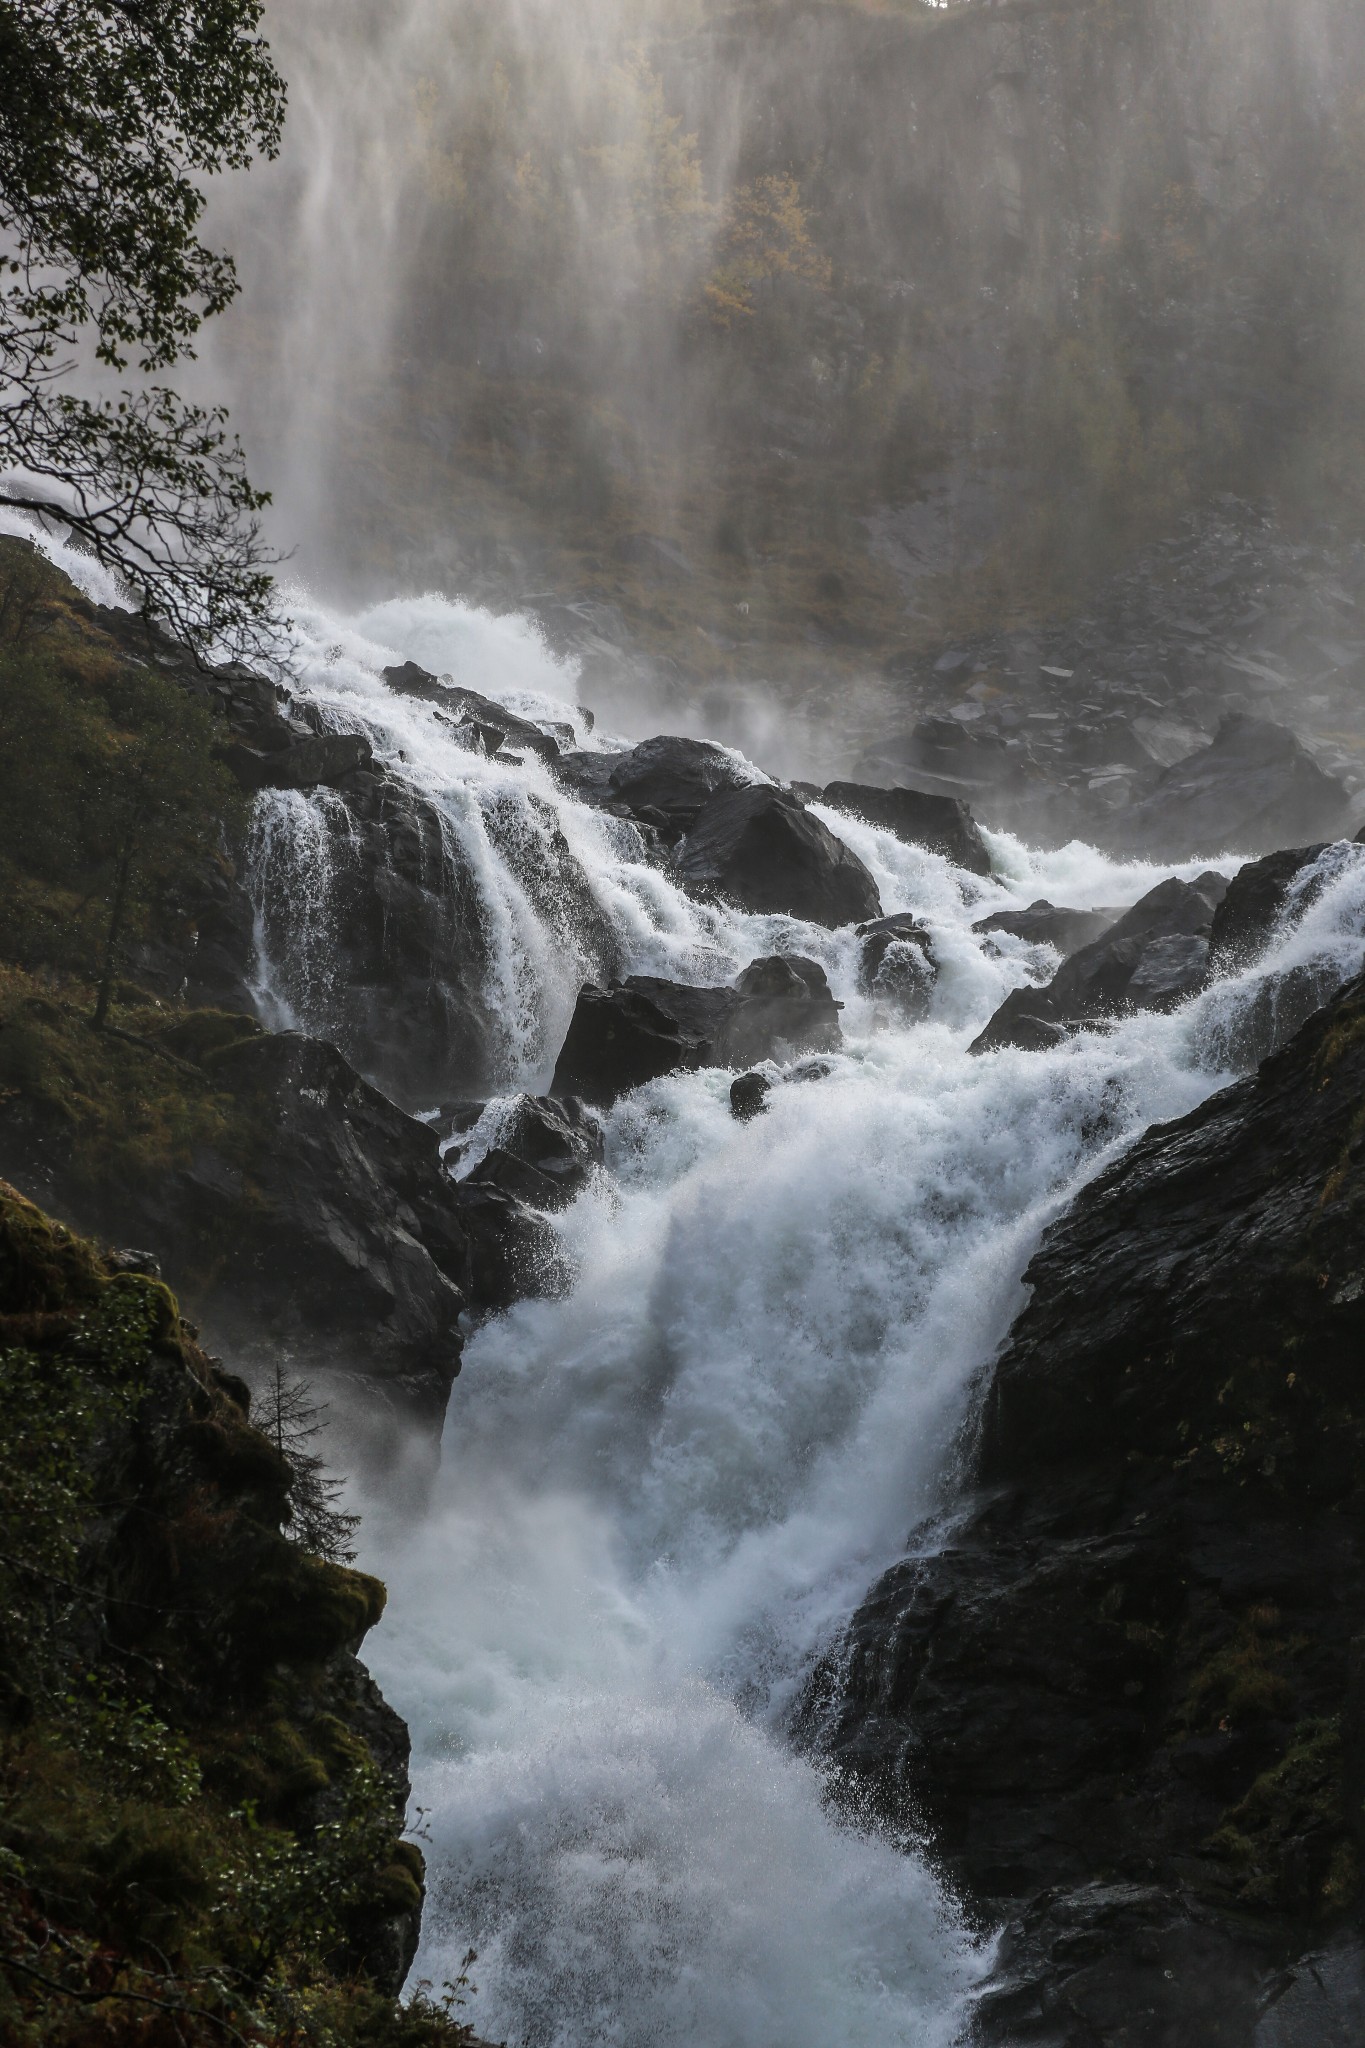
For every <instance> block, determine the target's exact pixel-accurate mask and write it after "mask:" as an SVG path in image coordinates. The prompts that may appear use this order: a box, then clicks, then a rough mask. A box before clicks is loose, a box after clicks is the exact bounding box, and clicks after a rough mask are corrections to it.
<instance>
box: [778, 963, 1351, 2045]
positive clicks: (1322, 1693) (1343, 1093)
mask: <svg viewBox="0 0 1365 2048" xmlns="http://www.w3.org/2000/svg"><path fill="white" fill-rule="evenodd" d="M1363 1099H1365V981H1357V982H1355V983H1354V984H1352V985H1351V986H1350V987H1348V988H1347V989H1345V990H1344V991H1343V992H1342V993H1341V994H1340V995H1339V996H1337V997H1336V998H1335V999H1334V1000H1333V1001H1331V1002H1330V1003H1329V1004H1328V1005H1327V1006H1326V1008H1325V1009H1323V1010H1321V1011H1320V1012H1318V1014H1317V1015H1315V1016H1314V1017H1313V1018H1312V1019H1311V1020H1310V1021H1309V1022H1308V1023H1307V1024H1306V1025H1305V1026H1304V1028H1303V1029H1302V1030H1301V1031H1300V1032H1299V1033H1298V1035H1297V1036H1296V1037H1295V1038H1294V1039H1293V1040H1292V1041H1291V1043H1290V1044H1289V1045H1288V1046H1286V1047H1285V1048H1284V1049H1283V1050H1281V1051H1280V1052H1278V1053H1276V1054H1275V1055H1274V1056H1273V1057H1272V1058H1270V1059H1269V1060H1267V1061H1266V1062H1265V1064H1264V1065H1263V1066H1262V1067H1261V1068H1260V1070H1259V1071H1258V1072H1257V1073H1256V1074H1255V1075H1254V1076H1253V1077H1252V1078H1251V1079H1249V1080H1246V1081H1244V1082H1241V1083H1239V1084H1238V1085H1237V1086H1235V1087H1233V1088H1230V1089H1228V1090H1226V1091H1225V1092H1224V1093H1222V1094H1220V1095H1217V1096H1214V1097H1213V1098H1212V1099H1211V1100H1210V1101H1208V1102H1207V1103H1206V1104H1205V1105H1204V1106H1203V1107H1202V1108H1200V1109H1199V1110H1197V1111H1195V1112H1194V1113H1193V1114H1192V1115H1191V1116H1189V1117H1186V1118H1185V1119H1184V1120H1183V1121H1181V1122H1179V1123H1175V1124H1171V1125H1166V1126H1163V1127H1160V1128H1158V1129H1156V1130H1154V1131H1152V1132H1150V1133H1149V1134H1148V1136H1147V1137H1146V1138H1144V1139H1143V1140H1142V1141H1141V1142H1140V1143H1139V1144H1138V1145H1136V1146H1135V1147H1134V1148H1133V1150H1132V1151H1131V1152H1130V1153H1128V1154H1127V1155H1126V1156H1125V1157H1124V1158H1123V1159H1122V1160H1121V1161H1120V1163H1119V1164H1118V1165H1117V1166H1115V1167H1113V1168H1112V1169H1110V1171H1109V1172H1107V1173H1106V1174H1105V1175H1104V1176H1103V1177H1102V1178H1101V1179H1100V1180H1099V1181H1097V1182H1096V1183H1095V1184H1094V1185H1093V1186H1092V1187H1090V1188H1089V1189H1088V1190H1087V1191H1086V1192H1085V1193H1084V1194H1083V1195H1082V1196H1081V1197H1080V1199H1079V1200H1078V1201H1077V1203H1076V1204H1075V1206H1074V1208H1073V1209H1072V1210H1071V1212H1070V1213H1069V1214H1068V1215H1067V1216H1066V1217H1064V1218H1063V1220H1062V1221H1061V1222H1059V1223H1058V1224H1056V1225H1055V1226H1054V1227H1053V1228H1052V1230H1051V1231H1050V1232H1049V1233H1048V1235H1047V1236H1046V1238H1045V1239H1044V1242H1043V1245H1042V1248H1041V1250H1040V1251H1039V1253H1038V1254H1037V1256H1036V1257H1035V1259H1034V1261H1033V1263H1032V1264H1031V1266H1030V1267H1029V1269H1028V1272H1027V1275H1026V1280H1027V1283H1028V1285H1029V1286H1030V1288H1031V1289H1032V1299H1031V1301H1030V1303H1029V1306H1028V1307H1027V1308H1026V1309H1025V1310H1024V1312H1023V1314H1022V1315H1021V1316H1020V1318H1019V1320H1018V1321H1017V1323H1016V1324H1015V1326H1014V1329H1013V1330H1012V1332H1011V1334H1010V1337H1009V1339H1008V1341H1007V1343H1006V1346H1005V1350H1004V1352H1003V1355H1002V1356H1001V1358H1000V1359H999V1361H998V1363H997V1364H996V1366H995V1367H994V1370H993V1372H992V1373H991V1375H990V1379H989V1384H988V1388H987V1391H986V1395H985V1405H984V1411H983V1420H982V1425H981V1440H980V1444H979V1447H978V1449H977V1451H976V1453H975V1454H974V1455H975V1464H976V1490H975V1493H974V1494H973V1495H972V1496H971V1497H970V1499H969V1502H968V1505H967V1507H966V1509H965V1510H964V1512H963V1513H962V1514H961V1516H960V1517H958V1518H957V1519H955V1520H954V1522H953V1524H952V1526H951V1527H949V1528H948V1529H947V1530H946V1531H945V1532H944V1547H943V1549H942V1551H941V1552H939V1553H937V1554H934V1555H932V1556H927V1557H922V1558H910V1559H907V1561H906V1562H905V1563H904V1564H902V1565H900V1566H898V1567H897V1568H896V1569H894V1570H893V1571H892V1572H890V1573H889V1574H888V1575H887V1576H886V1577H885V1578H884V1579H883V1580H882V1581H881V1582H880V1584H879V1585H877V1586H876V1587H875V1588H874V1589H873V1591H872V1592H871V1594H870V1595H869V1597H868V1599H867V1600H866V1602H865V1603H864V1605H863V1607H862V1609H861V1610H860V1612H859V1613H858V1615H857V1616H856V1618H855V1619H854V1621H853V1623H852V1626H851V1629H850V1632H849V1638H848V1646H847V1663H846V1666H844V1667H841V1668H840V1669H839V1670H838V1671H831V1672H830V1673H829V1674H828V1675H827V1678H826V1680H825V1681H824V1688H823V1691H822V1695H821V1698H820V1699H818V1700H817V1699H813V1700H812V1705H811V1711H812V1715H813V1716H814V1717H815V1721H816V1722H820V1721H821V1718H822V1717H825V1718H824V1719H823V1725H824V1727H825V1729H826V1733H827V1738H828V1740H829V1743H830V1747H831V1751H832V1754H833V1756H834V1757H835V1758H836V1759H837V1760H838V1761H839V1762H840V1763H841V1764H842V1765H843V1766H844V1767H845V1768H846V1769H847V1770H848V1771H849V1772H850V1773H851V1774H852V1777H853V1779H854V1781H855V1782H856V1783H859V1784H861V1785H863V1786H865V1787H866V1788H868V1790H869V1791H870V1793H871V1795H872V1796H873V1798H874V1799H875V1801H876V1802H877V1803H878V1804H879V1805H880V1807H881V1808H882V1810H884V1811H885V1812H886V1813H888V1814H889V1815H894V1816H895V1817H896V1818H897V1819H899V1820H901V1821H904V1820H906V1819H910V1820H912V1821H913V1822H917V1823H921V1824H923V1825H924V1826H925V1827H927V1829H928V1832H929V1835H930V1838H931V1840H932V1842H933V1843H934V1845H935V1847H936V1849H937V1852H938V1853H939V1854H940V1855H941V1856H942V1858H943V1859H944V1862H945V1864H946V1866H947V1868H948V1870H949V1871H950V1872H951V1873H952V1875H953V1876H954V1878H955V1879H956V1881H957V1882H958V1883H959V1884H960V1885H961V1886H962V1888H963V1890H964V1892H965V1894H966V1895H967V1896H968V1897H969V1898H971V1899H974V1900H975V1901H977V1902H978V1905H979V1907H980V1910H981V1911H982V1912H983V1914H984V1915H986V1916H987V1917H988V1918H991V1919H995V1918H997V1917H999V1918H1002V1919H1003V1920H1004V1921H1005V1922H1006V1923H1007V1929H1008V1931H1007V1933H1006V1936H1005V1941H1004V1947H1003V1952H1002V1965H1001V1973H1000V1980H999V1983H998V1985H997V1987H996V1989H995V1990H994V1991H993V1993H992V1994H991V1995H990V1996H989V1997H988V1998H987V2000H986V2002H985V2005H984V2007H983V2012H982V2018H981V2028H982V2038H983V2040H987V2041H991V2042H1000V2043H1005V2042H1010V2043H1015V2042H1018V2043H1024V2042H1037V2043H1040V2044H1042V2043H1046V2044H1048V2048H1100V2044H1104V2048H1119V2044H1123V2048H1158V2044H1160V2048H1168V2044H1169V2048H1251V2044H1253V2043H1254V2044H1255V2048H1290V2044H1295V2048H1297V2044H1299V2043H1300V2042H1302V2043H1304V2044H1307V2043H1309V2042H1312V2043H1314V2044H1324V2048H1326V2044H1337V2043H1340V2044H1342V2048H1344V2044H1345V2043H1347V2042H1353V2041H1356V2040H1358V2039H1359V2038H1360V2035H1359V2023H1360V2012H1361V2006H1360V1998H1361V1990H1362V1986H1363V1985H1365V1958H1363V1957H1362V1953H1361V1950H1360V1948H1359V1945H1358V1927H1359V1913H1360V1903H1361V1863H1360V1858H1361V1854H1362V1850H1363V1849H1365V1805H1363V1804H1362V1799H1363V1798H1365V1717H1363V1713H1365V1691H1362V1675H1363V1674H1365V1636H1362V1634H1361V1628H1362V1622H1361V1616H1362V1612H1365V1496H1363V1495H1362V1490H1361V1489H1362V1480H1361V1475H1362V1469H1365V1468H1363V1467H1362V1458H1361V1453H1362V1432H1363V1431H1365V1409H1363V1408H1362V1403H1361V1388H1360V1362H1361V1358H1362V1356H1363V1355H1365V1351H1363V1350H1362V1342H1363V1340H1365V1322H1363V1321H1362V1316H1363V1315H1365V1309H1362V1300H1365V1296H1363V1295H1362V1285H1361V1278H1360V1274H1361V1263H1362V1256H1363V1255H1365V1182H1363V1181H1362V1162H1363V1161H1365V1136H1362V1117H1361V1110H1360V1105H1361V1102H1362V1100H1363ZM1305 1955H1316V1956H1318V1957H1319V1961H1317V1962H1309V1961H1302V1960H1300V1959H1301V1958H1303V1957H1305ZM1324 1986H1326V1987H1327V1988H1326V1989H1324V1988H1323V1987H1324Z"/></svg>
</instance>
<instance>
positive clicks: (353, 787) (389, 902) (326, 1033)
mask: <svg viewBox="0 0 1365 2048" xmlns="http://www.w3.org/2000/svg"><path fill="white" fill-rule="evenodd" d="M338 795H339V796H340V798H341V802H340V803H339V804H333V805H331V806H329V807H328V809H327V810H326V811H325V812H323V813H321V814H320V815H319V817H318V819H317V827H318V830H319V832H320V833H321V834H322V835H323V837H324V839H325V842H326V851H325V855H324V859H323V861H322V862H320V863H319V865H320V867H321V868H322V872H323V875H324V877H325V884H326V887H325V894H323V895H322V900H320V901H318V900H315V901H314V904H313V906H312V912H311V915H312V920H313V926H314V928H313V929H312V930H311V931H310V932H309V933H308V934H307V935H306V940H307V941H308V942H306V943H304V944H300V943H299V941H300V937H301V934H300V932H299V928H298V915H297V890H298V884H299V875H298V867H297V861H296V858H295V850H294V845H293V841H292V839H289V838H285V839H284V840H283V842H282V844H281V845H280V846H279V847H278V848H277V846H276V842H275V840H274V838H273V837H271V836H262V837H261V838H260V840H259V843H258V850H257V856H256V861H255V867H254V873H253V876H252V885H253V893H254V894H255V897H256V904H257V913H258V917H259V920H260V926H261V930H262V932H263V935H264V940H265V952H266V955H267V958H268V959H269V960H270V962H271V968H272V976H273V986H274V989H275V992H276V994H277V995H278V996H280V997H282V998H283V999H284V1001H285V1002H287V1003H288V1005H289V1008H290V1010H291V1011H292V1013H293V1015H294V1016H295V1017H297V1018H298V1019H299V1020H300V1021H301V1022H302V1023H303V1024H304V1025H305V1026H306V1027H307V1029H308V1030H309V1031H311V1032H313V1033H315V1034H316V1035H318V1036H319V1037H327V1038H330V1039H332V1040H334V1041H335V1042H336V1043H337V1044H338V1045H339V1046H340V1047H341V1049H342V1051H343V1052H344V1053H345V1054H346V1056H347V1058H348V1059H349V1060H351V1061H352V1062H353V1064H354V1065H355V1066H357V1067H359V1068H361V1069H362V1070H363V1071H364V1072H365V1073H367V1074H369V1075H370V1076H371V1077H372V1078H373V1079H374V1080H376V1081H377V1082H378V1083H379V1085H380V1086H382V1087H383V1088H385V1089H386V1090H387V1091H388V1092H389V1093H390V1094H392V1095H393V1096H394V1097H395V1098H396V1099H397V1100H398V1101H400V1102H402V1103H403V1104H404V1105H405V1106H407V1107H410V1108H413V1109H416V1108H419V1107H424V1106H425V1105H426V1104H429V1103H431V1102H432V1101H434V1100H440V1099H442V1098H443V1097H449V1096H450V1095H452V1094H455V1093H456V1092H459V1093H468V1094H474V1093H476V1092H478V1091H479V1089H480V1087H481V1085H482V1084H483V1083H484V1082H485V1081H486V1080H489V1079H491V1078H492V1076H491V1075H489V1074H488V1073H487V1061H488V1052H489V1048H490V1046H491V1045H493V1044H495V1043H496V1020H495V1018H494V1017H493V1015H492V1013H491V1011H490V1009H489V1007H488V1004H487V1002H486V1000H485V996H484V990H485V987H486V985H487V979H488V969H489V965H490V954H489V942H488V933H487V922H486V918H485V916H484V914H483V900H482V895H481V892H480V887H479V881H478V877H477V875H476V874H475V873H474V872H473V870H472V869H471V868H470V867H469V866H468V865H467V864H466V863H465V861H464V859H463V857H462V854H461V850H460V848H459V845H458V843H457V842H455V841H454V839H453V835H452V834H451V833H450V832H449V831H448V830H447V829H446V827H445V823H444V821H443V819H442V817H441V814H440V812H439V811H438V810H437V809H436V807H435V806H434V805H433V804H431V803H429V802H428V801H427V800H426V798H425V797H423V796H421V795H419V794H418V793H417V792H416V791H415V790H413V789H411V788H410V787H409V786H408V785H407V784H406V783H404V782H403V781H401V780H400V779H399V778H398V777H396V776H393V775H391V774H389V773H388V771H387V770H385V769H382V768H375V769H372V770H368V771H362V772H360V773H358V774H355V775H352V776H350V777H348V778H347V780H346V782H345V784H344V786H343V787H342V788H341V789H340V790H339V791H338ZM306 850H307V851H308V852H309V853H310V854H311V853H312V851H313V849H311V848H309V849H306ZM318 927H321V928H320V929H319V928H318Z"/></svg>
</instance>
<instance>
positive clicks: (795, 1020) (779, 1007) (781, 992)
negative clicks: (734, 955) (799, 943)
mask: <svg viewBox="0 0 1365 2048" xmlns="http://www.w3.org/2000/svg"><path fill="white" fill-rule="evenodd" d="M735 989H736V991H737V993H738V995H739V997H740V1001H739V1002H738V1003H736V1005H735V1007H734V1008H733V1009H732V1010H731V1011H730V1013H729V1015H728V1016H727V1017H726V1019H725V1021H724V1023H723V1024H722V1025H721V1028H720V1031H719V1033H718V1035H717V1038H716V1062H717V1064H718V1065H720V1066H726V1067H739V1066H748V1065H750V1064H752V1062H753V1061H755V1060H764V1059H779V1058H784V1057H785V1058H790V1057H791V1056H792V1054H793V1053H803V1052H837V1051H838V1050H839V1048H840V1046H841V1045H842V1044H843V1033H842V1031H841V1030H840V1028H839V1009H840V1005H839V1004H838V1003H836V1002H835V1000H834V997H833V996H832V995H831V994H830V987H829V983H828V981H827V980H826V978H825V970H824V968H823V967H821V966H820V965H819V964H818V963H817V962H816V961H814V960H806V959H803V958H802V957H801V956H800V955H798V954H792V955H789V956H779V955H773V956H772V957H771V958H769V959H766V960H754V961H751V962H750V964H749V966H747V967H746V968H745V969H744V972H743V973H742V974H741V975H740V976H739V977H738V979H737V980H736V982H735Z"/></svg>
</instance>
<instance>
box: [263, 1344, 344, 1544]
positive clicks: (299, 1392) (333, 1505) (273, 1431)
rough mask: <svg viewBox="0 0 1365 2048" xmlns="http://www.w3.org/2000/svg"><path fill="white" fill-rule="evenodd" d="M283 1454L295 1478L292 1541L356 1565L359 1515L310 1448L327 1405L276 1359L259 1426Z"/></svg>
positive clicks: (291, 1495)
mask: <svg viewBox="0 0 1365 2048" xmlns="http://www.w3.org/2000/svg"><path fill="white" fill-rule="evenodd" d="M259 1426H260V1427H261V1429H263V1430H264V1432H265V1434H266V1435H267V1436H268V1437H270V1438H271V1440H272V1441H273V1443H274V1445H275V1448H276V1450H277V1451H278V1452H279V1453H280V1455H281V1457H282V1458H284V1459H285V1460H286V1461H287V1463H288V1465H289V1469H290V1473H291V1474H292V1477H291V1479H290V1482H289V1522H288V1526H287V1528H286V1530H285V1534H286V1535H287V1536H288V1537H289V1539H290V1541H291V1542H292V1543H297V1544H298V1545H299V1546H300V1548H301V1549H303V1550H311V1551H312V1552H313V1553H314V1555H315V1556H317V1557H323V1558H326V1560H327V1561H328V1563H329V1564H354V1562H355V1555H356V1553H355V1544H354V1540H353V1539H354V1537H355V1532H356V1530H357V1529H358V1528H359V1527H360V1517H359V1515H348V1514H346V1513H344V1512H343V1510H342V1509H341V1508H340V1507H338V1505H337V1503H338V1501H339V1500H340V1498H341V1492H342V1482H341V1481H340V1480H339V1479H336V1478H333V1476H332V1475H331V1473H329V1472H328V1470H327V1466H326V1463H325V1461H324V1460H323V1459H322V1458H320V1457H319V1456H318V1455H317V1453H316V1452H315V1451H312V1450H310V1449H309V1445H310V1444H311V1443H312V1442H313V1440H314V1439H315V1438H316V1437H318V1436H320V1435H321V1434H322V1432H323V1430H324V1429H326V1427H327V1405H326V1403H325V1402H321V1403H320V1402H317V1401H315V1400H314V1399H313V1389H312V1387H311V1386H310V1385H309V1383H308V1381H307V1380H302V1379H295V1378H294V1377H292V1375H291V1374H289V1373H287V1372H286V1371H285V1369H284V1367H283V1365H281V1363H280V1362H279V1360H278V1359H277V1360H276V1361H275V1369H274V1373H273V1375H272V1377H271V1381H270V1386H269V1388H268V1390H267V1394H266V1400H265V1412H264V1414H263V1415H262V1417H261V1420H260V1425H259Z"/></svg>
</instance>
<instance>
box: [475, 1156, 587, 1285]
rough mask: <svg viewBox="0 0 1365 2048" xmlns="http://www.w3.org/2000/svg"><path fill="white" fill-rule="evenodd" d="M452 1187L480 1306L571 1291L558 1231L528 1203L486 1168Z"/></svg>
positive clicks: (476, 1169) (569, 1277) (566, 1264)
mask: <svg viewBox="0 0 1365 2048" xmlns="http://www.w3.org/2000/svg"><path fill="white" fill-rule="evenodd" d="M511 1156H512V1155H511V1154H508V1155H507V1157H508V1159H509V1160H510V1159H511ZM513 1163H514V1164H516V1165H522V1164H524V1162H521V1161H515V1162H513ZM452 1187H453V1196H454V1204H455V1210H456V1213H457V1215H458V1217H459V1220H460V1227H461V1229H462V1230H463V1232H464V1234H465V1237H466V1240H467V1242H468V1245H469V1293H470V1299H471V1302H472V1303H473V1305H474V1306H475V1307H476V1308H478V1309H480V1310H484V1311H496V1310H499V1309H507V1308H511V1306H512V1304H513V1302H516V1301H522V1300H535V1299H543V1298H544V1297H546V1296H553V1295H557V1294H563V1293H565V1292H567V1290H568V1287H569V1285H570V1281H571V1273H570V1269H569V1266H568V1263H567V1261H566V1259H565V1257H564V1254H563V1251H562V1249H561V1247H560V1243H559V1240H558V1238H557V1237H556V1235H555V1232H554V1228H553V1226H552V1225H551V1224H549V1223H548V1222H547V1221H546V1219H545V1217H544V1216H542V1215H539V1214H537V1212H536V1210H535V1209H534V1208H533V1207H532V1206H531V1204H530V1202H529V1201H527V1200H525V1199H523V1197H522V1196H521V1195H519V1194H518V1193H516V1192H515V1191H514V1190H513V1189H511V1188H509V1187H507V1186H505V1185H504V1184H503V1183H502V1182H501V1181H499V1180H497V1179H495V1178H494V1177H493V1176H492V1175H487V1176H485V1174H484V1172H483V1168H482V1166H480V1167H476V1168H475V1170H474V1172H473V1173H472V1174H471V1175H470V1176H469V1178H468V1180H462V1181H456V1182H454V1183H453V1184H452Z"/></svg>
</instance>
